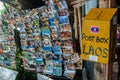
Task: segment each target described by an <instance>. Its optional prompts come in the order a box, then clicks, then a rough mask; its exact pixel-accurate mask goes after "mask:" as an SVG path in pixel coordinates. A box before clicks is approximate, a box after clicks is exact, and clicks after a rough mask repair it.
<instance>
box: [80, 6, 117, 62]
mask: <svg viewBox="0 0 120 80" xmlns="http://www.w3.org/2000/svg"><path fill="white" fill-rule="evenodd" d="M116 28H117V9H116V8H93V9H91V10H90V11H89V13H88V14H87V15H86V16H85V18H84V21H83V25H82V47H81V52H82V54H81V56H82V59H84V60H89V61H94V62H100V63H104V64H108V63H109V62H111V61H112V60H114V54H115V47H116Z"/></svg>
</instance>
